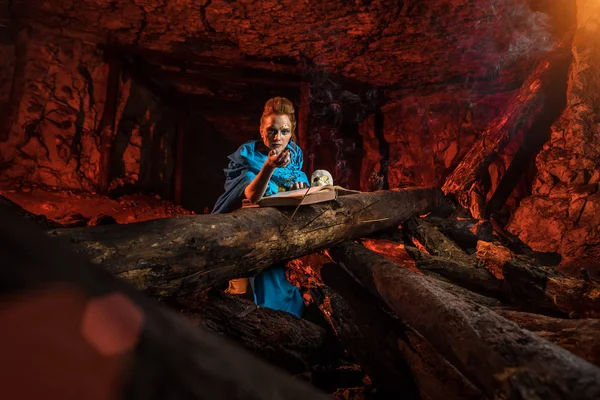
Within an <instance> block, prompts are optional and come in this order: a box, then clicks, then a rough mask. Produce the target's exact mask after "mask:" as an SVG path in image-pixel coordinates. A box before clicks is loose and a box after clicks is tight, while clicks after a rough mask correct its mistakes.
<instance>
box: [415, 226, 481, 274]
mask: <svg viewBox="0 0 600 400" xmlns="http://www.w3.org/2000/svg"><path fill="white" fill-rule="evenodd" d="M403 230H404V231H406V232H407V233H408V234H409V235H410V236H411V239H417V241H418V243H420V244H421V245H423V247H425V249H426V250H427V252H428V253H429V254H431V255H434V256H438V257H444V258H449V259H452V260H454V261H457V262H459V263H462V264H466V265H469V264H473V261H474V260H475V259H474V257H471V256H469V255H468V254H466V253H465V252H464V251H463V250H462V249H461V248H460V247H458V246H457V245H456V244H455V243H454V242H453V241H452V240H450V239H448V238H447V237H446V236H445V235H444V234H443V233H441V232H440V231H439V230H438V229H437V228H436V227H435V226H433V225H431V224H430V223H429V222H427V221H425V220H423V219H420V218H414V219H410V220H408V221H406V223H404V224H403Z"/></svg>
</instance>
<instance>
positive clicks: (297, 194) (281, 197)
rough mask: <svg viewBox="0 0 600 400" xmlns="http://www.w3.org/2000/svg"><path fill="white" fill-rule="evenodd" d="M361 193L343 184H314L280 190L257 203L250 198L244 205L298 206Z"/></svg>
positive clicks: (243, 202) (244, 201)
mask: <svg viewBox="0 0 600 400" xmlns="http://www.w3.org/2000/svg"><path fill="white" fill-rule="evenodd" d="M355 193H360V192H359V191H356V190H350V189H344V188H343V187H341V186H332V185H325V186H314V187H311V188H304V189H296V190H290V191H287V192H279V193H277V194H274V195H272V196H266V197H262V198H261V199H260V200H258V201H257V202H256V203H251V202H250V201H249V200H243V201H242V206H243V207H277V206H297V205H299V204H303V205H304V204H315V203H322V202H325V201H330V200H335V199H337V197H338V196H345V195H348V194H355Z"/></svg>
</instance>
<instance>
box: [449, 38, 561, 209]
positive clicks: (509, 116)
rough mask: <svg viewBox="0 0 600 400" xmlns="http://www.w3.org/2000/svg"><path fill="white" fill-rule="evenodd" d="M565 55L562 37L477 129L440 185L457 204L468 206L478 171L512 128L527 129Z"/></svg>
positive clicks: (507, 136) (499, 147)
mask: <svg viewBox="0 0 600 400" xmlns="http://www.w3.org/2000/svg"><path fill="white" fill-rule="evenodd" d="M568 57H570V45H569V42H567V41H565V42H564V43H561V44H560V45H559V46H558V47H557V49H556V50H554V51H553V52H552V53H551V54H550V57H549V58H547V59H545V60H542V61H540V62H539V64H538V65H537V67H536V68H535V70H534V71H533V72H532V73H531V74H530V75H529V77H528V78H527V79H526V80H525V82H524V83H523V85H522V86H521V88H520V89H519V90H518V91H516V93H515V96H514V98H513V99H511V100H510V101H509V102H508V103H507V106H506V108H505V109H504V110H503V111H502V112H501V113H499V117H498V118H496V119H495V120H494V121H492V123H491V124H490V125H489V127H488V128H487V129H486V130H485V131H484V132H482V133H481V135H480V136H479V139H478V140H477V141H476V142H475V143H474V144H473V145H472V146H471V150H469V152H467V154H465V156H464V157H463V159H462V161H461V162H460V163H459V164H458V165H457V166H456V168H455V169H454V170H453V171H452V173H451V174H450V175H449V176H448V177H447V178H446V181H445V182H444V185H443V186H442V190H443V191H444V193H445V194H450V193H453V194H455V195H457V199H458V201H459V203H460V204H461V205H463V206H464V207H466V208H470V207H471V205H472V204H471V201H472V199H471V195H472V191H473V190H474V189H476V186H477V185H476V182H477V181H478V179H479V177H480V175H481V174H482V171H485V170H486V169H487V168H488V167H489V165H490V164H491V163H492V162H493V161H494V159H495V157H496V156H497V154H498V153H500V152H501V151H502V150H503V148H504V146H505V145H506V144H507V143H508V141H509V139H510V138H511V137H512V136H513V135H514V134H515V132H517V131H518V130H525V131H529V130H530V127H531V126H532V125H533V123H534V122H535V121H536V119H537V118H539V117H540V115H541V114H542V110H543V108H544V104H545V100H546V96H545V95H546V91H547V89H548V87H549V85H551V84H553V83H554V81H555V78H554V73H555V70H557V69H561V67H562V65H563V64H564V61H565V60H566V59H568ZM561 70H562V69H561ZM483 210H485V207H483Z"/></svg>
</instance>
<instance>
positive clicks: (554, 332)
mask: <svg viewBox="0 0 600 400" xmlns="http://www.w3.org/2000/svg"><path fill="white" fill-rule="evenodd" d="M494 311H495V312H497V313H498V314H500V315H501V316H503V317H504V318H506V319H509V320H511V321H513V322H515V323H516V324H518V325H519V326H520V327H522V328H525V329H527V330H530V331H531V332H534V333H535V334H536V335H538V336H539V337H542V338H544V339H546V340H548V341H550V342H552V343H554V344H557V345H559V346H560V347H563V348H565V349H567V350H569V351H570V352H571V353H573V354H575V355H577V356H579V357H581V358H583V359H584V360H587V361H589V362H591V363H592V364H595V365H597V366H600V320H597V319H562V318H552V317H547V316H545V315H539V314H531V313H525V312H519V311H514V310H502V309H495V310H494Z"/></svg>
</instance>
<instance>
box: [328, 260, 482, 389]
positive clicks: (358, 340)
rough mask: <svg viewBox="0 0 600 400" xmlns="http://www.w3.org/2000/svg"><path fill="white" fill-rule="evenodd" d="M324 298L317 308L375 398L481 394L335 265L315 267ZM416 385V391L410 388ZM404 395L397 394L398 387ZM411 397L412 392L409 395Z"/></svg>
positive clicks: (426, 343)
mask: <svg viewBox="0 0 600 400" xmlns="http://www.w3.org/2000/svg"><path fill="white" fill-rule="evenodd" d="M320 275H321V277H322V279H323V281H324V282H325V283H326V284H327V285H329V286H331V287H332V288H333V289H334V290H331V289H329V288H328V287H324V288H323V290H324V292H325V294H326V296H327V297H326V300H325V302H324V304H323V305H322V306H321V309H322V310H323V311H324V315H325V316H326V318H327V320H328V321H329V322H330V324H331V326H332V328H333V329H334V331H335V332H336V334H337V336H338V337H339V339H340V341H341V342H342V343H343V344H344V347H345V348H346V349H348V350H349V351H350V353H351V354H352V355H353V356H354V357H355V358H356V359H357V361H358V362H359V363H360V364H361V365H362V366H363V368H364V369H365V371H367V373H368V374H369V376H370V377H371V378H372V379H373V382H374V383H375V385H376V386H377V388H378V393H379V392H380V390H381V391H382V393H381V394H384V396H385V394H387V395H388V396H390V397H391V396H392V395H396V396H399V395H400V393H402V395H403V396H407V397H410V396H409V394H410V392H413V393H414V392H415V390H416V389H417V388H418V393H419V394H420V396H421V398H423V399H436V398H439V397H440V396H441V395H442V393H443V397H444V398H445V399H469V398H472V399H476V398H477V399H479V398H481V393H480V392H479V391H478V390H477V389H475V388H474V387H473V384H472V383H470V382H469V381H468V380H466V379H465V377H464V376H462V375H461V374H460V373H459V372H458V371H457V370H456V369H455V368H454V367H453V366H452V365H450V364H449V363H448V362H447V361H446V360H445V359H444V358H443V357H441V356H440V355H439V354H438V353H437V352H436V351H435V350H434V349H433V348H432V347H431V345H430V344H429V343H428V342H427V341H426V340H425V339H424V338H423V337H422V336H421V335H419V334H418V333H416V332H415V331H413V330H412V329H410V328H409V327H407V326H406V325H405V324H403V323H402V322H401V321H399V320H398V319H395V318H393V317H392V316H391V315H390V314H389V312H388V311H386V310H387V308H386V307H385V305H383V304H379V303H380V300H379V299H377V298H374V297H373V296H371V295H370V294H369V293H368V292H367V291H365V289H364V288H362V287H360V285H358V284H357V283H356V282H355V281H354V280H353V279H352V278H351V277H350V276H348V274H347V273H346V272H345V271H343V270H342V269H341V267H339V266H338V265H336V264H333V263H328V264H326V265H325V266H323V267H322V268H320ZM413 380H414V381H413ZM415 385H416V387H415ZM402 387H403V389H404V390H405V391H408V392H401V391H400V390H401V389H402ZM413 396H414V394H413Z"/></svg>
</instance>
